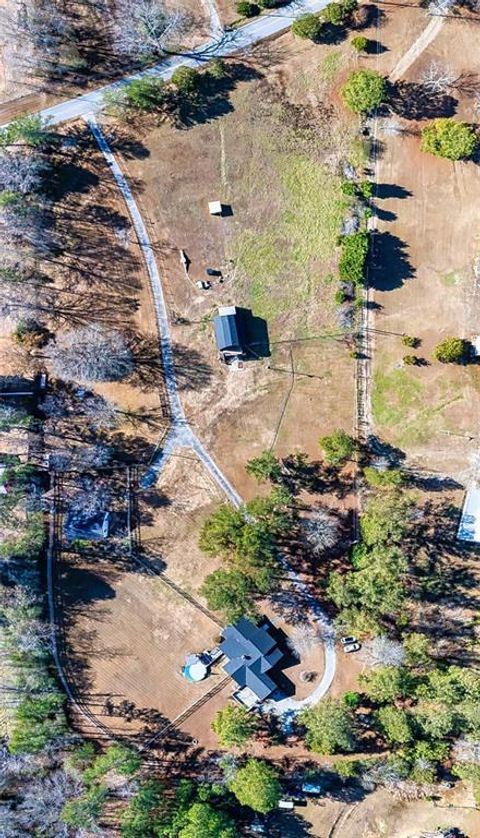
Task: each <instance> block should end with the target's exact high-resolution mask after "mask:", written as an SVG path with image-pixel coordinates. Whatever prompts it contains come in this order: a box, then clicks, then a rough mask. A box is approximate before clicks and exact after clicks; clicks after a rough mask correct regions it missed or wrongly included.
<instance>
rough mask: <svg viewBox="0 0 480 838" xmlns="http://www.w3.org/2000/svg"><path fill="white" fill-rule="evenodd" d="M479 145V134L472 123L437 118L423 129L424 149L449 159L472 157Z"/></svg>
mask: <svg viewBox="0 0 480 838" xmlns="http://www.w3.org/2000/svg"><path fill="white" fill-rule="evenodd" d="M477 146H478V136H477V134H476V132H475V130H474V129H473V128H472V126H471V125H467V123H466V122H459V121H458V120H456V119H447V118H444V117H442V118H440V119H435V120H434V121H433V122H431V123H430V124H429V125H426V126H425V128H424V129H423V130H422V142H421V146H420V148H421V149H422V151H426V152H430V154H434V155H435V156H436V157H445V158H446V159H447V160H463V159H466V158H468V157H471V156H472V154H473V153H474V151H475V149H476V148H477Z"/></svg>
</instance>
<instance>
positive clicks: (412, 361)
mask: <svg viewBox="0 0 480 838" xmlns="http://www.w3.org/2000/svg"><path fill="white" fill-rule="evenodd" d="M402 361H403V363H404V364H406V365H407V366H411V367H414V366H416V364H418V358H417V356H416V355H404V356H403V358H402Z"/></svg>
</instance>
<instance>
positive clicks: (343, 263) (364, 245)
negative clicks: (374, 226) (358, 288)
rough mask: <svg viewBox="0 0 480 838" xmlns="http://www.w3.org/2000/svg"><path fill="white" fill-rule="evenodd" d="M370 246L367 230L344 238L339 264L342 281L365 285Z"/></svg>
mask: <svg viewBox="0 0 480 838" xmlns="http://www.w3.org/2000/svg"><path fill="white" fill-rule="evenodd" d="M368 246H369V236H368V232H367V231H366V230H360V231H359V232H357V233H352V234H351V235H349V236H343V237H342V239H341V247H342V253H341V256H340V264H339V272H340V279H341V280H343V281H344V282H353V283H355V284H356V285H363V283H364V281H365V265H366V261H367V256H368Z"/></svg>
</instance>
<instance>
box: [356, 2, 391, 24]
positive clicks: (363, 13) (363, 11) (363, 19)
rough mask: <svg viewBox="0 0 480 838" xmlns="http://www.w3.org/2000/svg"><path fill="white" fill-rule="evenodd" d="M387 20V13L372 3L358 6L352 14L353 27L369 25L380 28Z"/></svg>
mask: <svg viewBox="0 0 480 838" xmlns="http://www.w3.org/2000/svg"><path fill="white" fill-rule="evenodd" d="M386 22H387V14H386V12H384V10H383V9H380V8H379V7H378V6H376V5H375V4H374V3H369V4H368V5H365V6H363V5H362V6H360V7H359V8H358V9H356V10H355V11H354V12H353V14H352V24H353V27H352V28H354V29H360V30H361V29H369V28H370V27H372V28H373V27H374V26H375V27H378V28H381V27H382V26H385V24H386Z"/></svg>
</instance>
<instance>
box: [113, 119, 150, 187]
mask: <svg viewBox="0 0 480 838" xmlns="http://www.w3.org/2000/svg"><path fill="white" fill-rule="evenodd" d="M110 145H111V147H112V149H113V150H114V151H115V152H116V153H118V154H121V155H122V156H123V157H125V158H126V159H127V160H146V159H147V158H148V157H150V149H148V148H147V147H146V145H144V143H142V141H141V140H140V139H139V138H138V137H131V136H128V135H126V134H124V133H123V132H121V131H120V130H117V131H116V132H115V135H114V136H113V137H112V138H111V139H110ZM129 180H130V182H131V178H129ZM135 191H138V186H136V187H135Z"/></svg>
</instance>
